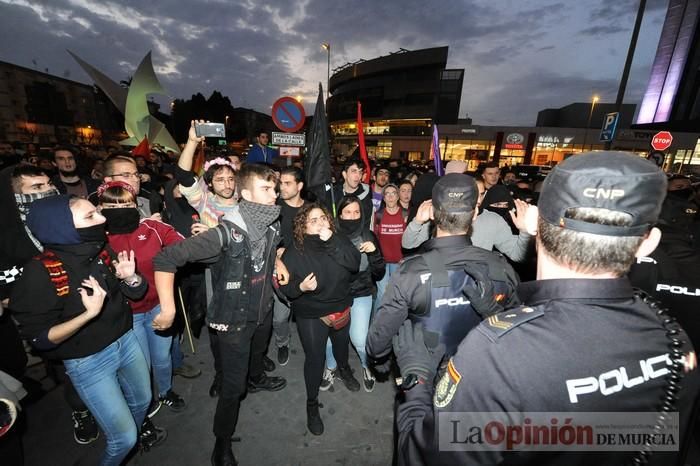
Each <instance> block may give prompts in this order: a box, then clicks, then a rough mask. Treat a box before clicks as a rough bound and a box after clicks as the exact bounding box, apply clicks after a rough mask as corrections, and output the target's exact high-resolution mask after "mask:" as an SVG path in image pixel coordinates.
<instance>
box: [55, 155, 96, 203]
mask: <svg viewBox="0 0 700 466" xmlns="http://www.w3.org/2000/svg"><path fill="white" fill-rule="evenodd" d="M53 156H54V162H53V164H54V166H55V167H56V168H57V169H58V174H57V175H56V176H54V177H53V179H52V180H51V181H52V182H53V184H54V186H56V188H57V189H58V191H59V192H60V193H61V194H72V195H74V196H78V197H82V198H83V199H87V197H88V196H89V195H90V193H93V192H95V191H96V190H97V187H98V186H99V183H97V182H96V181H95V180H93V179H92V178H90V177H85V176H80V174H79V173H78V164H77V163H76V161H75V155H74V154H73V151H72V150H71V149H70V148H69V147H64V146H58V147H56V149H54V152H53Z"/></svg>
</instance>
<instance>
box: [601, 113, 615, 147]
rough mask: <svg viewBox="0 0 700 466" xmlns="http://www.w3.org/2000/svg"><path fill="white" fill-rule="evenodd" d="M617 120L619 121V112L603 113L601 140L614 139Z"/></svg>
mask: <svg viewBox="0 0 700 466" xmlns="http://www.w3.org/2000/svg"><path fill="white" fill-rule="evenodd" d="M618 121H620V112H613V113H608V114H607V115H605V121H604V122H603V127H602V128H601V129H600V140H601V142H610V141H612V140H613V139H615V131H616V130H617V122H618Z"/></svg>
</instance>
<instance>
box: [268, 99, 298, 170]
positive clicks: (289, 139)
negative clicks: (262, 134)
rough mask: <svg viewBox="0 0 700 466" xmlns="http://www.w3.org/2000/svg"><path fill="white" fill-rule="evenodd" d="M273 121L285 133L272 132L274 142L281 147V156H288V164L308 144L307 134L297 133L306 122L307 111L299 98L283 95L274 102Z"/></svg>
mask: <svg viewBox="0 0 700 466" xmlns="http://www.w3.org/2000/svg"><path fill="white" fill-rule="evenodd" d="M272 121H273V122H274V123H275V125H276V126H277V127H278V128H279V129H281V130H282V131H284V133H277V132H273V133H272V144H275V145H278V146H279V148H280V156H281V157H287V165H289V164H290V162H291V157H300V156H301V147H303V146H304V145H306V134H305V133H301V134H295V133H296V132H297V131H299V130H300V129H301V128H303V127H304V124H305V123H306V112H305V111H304V107H303V106H302V105H301V104H300V103H299V101H298V100H296V99H294V98H292V97H282V98H280V99H277V100H276V101H275V103H274V104H272Z"/></svg>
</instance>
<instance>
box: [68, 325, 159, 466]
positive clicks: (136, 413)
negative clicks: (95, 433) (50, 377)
mask: <svg viewBox="0 0 700 466" xmlns="http://www.w3.org/2000/svg"><path fill="white" fill-rule="evenodd" d="M63 364H64V365H65V368H66V373H67V374H68V377H70V379H71V382H73V386H74V387H75V390H76V391H77V392H78V394H79V395H80V398H81V399H82V400H83V402H84V403H85V405H86V406H87V408H88V409H89V410H90V412H91V413H92V415H93V416H94V417H95V419H96V420H97V424H98V425H99V426H100V429H102V432H104V434H105V437H106V438H107V447H106V449H105V452H104V455H103V456H102V460H101V461H100V464H101V465H102V466H111V465H119V464H121V462H122V460H123V459H124V458H125V457H126V455H127V454H128V453H129V451H131V449H132V448H133V447H134V445H136V439H137V435H138V430H139V429H140V427H141V424H142V423H143V420H144V418H145V417H146V412H147V411H148V405H149V404H150V402H151V379H150V377H149V376H148V364H146V358H145V357H144V356H143V351H141V348H140V347H139V344H138V341H136V336H135V335H134V332H133V331H131V330H129V331H128V332H127V333H125V334H124V335H122V336H121V337H120V338H119V339H117V340H116V341H115V342H114V343H112V344H111V345H109V346H107V347H106V348H105V349H103V350H102V351H99V352H97V353H95V354H92V355H90V356H85V357H84V358H76V359H66V360H64V361H63Z"/></svg>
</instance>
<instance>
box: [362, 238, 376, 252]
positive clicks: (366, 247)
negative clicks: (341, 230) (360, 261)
mask: <svg viewBox="0 0 700 466" xmlns="http://www.w3.org/2000/svg"><path fill="white" fill-rule="evenodd" d="M376 250H377V246H375V245H374V243H373V242H371V241H365V242H364V243H362V244H360V252H366V253H371V252H374V251H376Z"/></svg>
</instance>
